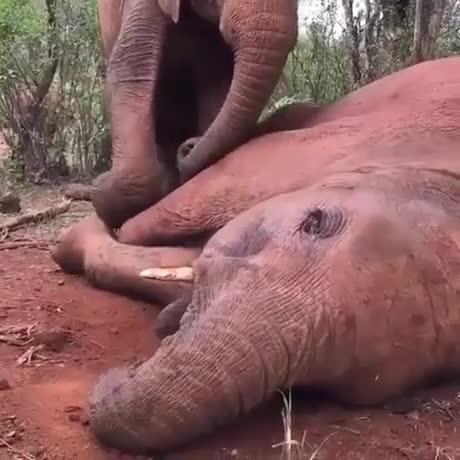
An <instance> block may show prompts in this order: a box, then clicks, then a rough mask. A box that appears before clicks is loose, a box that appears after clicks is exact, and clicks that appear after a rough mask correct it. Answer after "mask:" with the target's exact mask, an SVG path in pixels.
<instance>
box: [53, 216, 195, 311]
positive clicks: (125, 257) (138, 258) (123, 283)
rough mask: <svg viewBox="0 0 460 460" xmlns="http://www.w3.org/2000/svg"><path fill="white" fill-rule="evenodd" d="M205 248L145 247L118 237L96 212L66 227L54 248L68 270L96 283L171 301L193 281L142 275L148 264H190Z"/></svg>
mask: <svg viewBox="0 0 460 460" xmlns="http://www.w3.org/2000/svg"><path fill="white" fill-rule="evenodd" d="M200 252H201V248H182V247H151V248H149V247H141V246H131V245H127V244H123V243H120V242H118V241H116V239H115V237H114V236H113V234H112V232H111V231H110V229H109V228H108V227H107V226H105V224H104V223H103V222H102V221H101V220H100V219H99V218H98V217H97V216H96V215H92V216H89V217H87V218H85V219H83V220H82V221H81V222H79V223H77V224H75V225H73V226H72V227H70V228H69V229H68V230H66V231H64V233H63V234H62V236H61V238H60V240H59V242H58V244H57V245H56V247H55V248H54V250H53V252H52V257H53V259H54V261H55V262H56V263H57V264H58V265H59V266H60V267H61V268H62V270H63V271H64V272H66V273H72V274H83V275H84V276H85V278H86V279H87V280H88V282H90V283H91V284H92V285H93V286H95V287H97V288H99V289H104V290H107V291H112V292H117V293H121V294H126V295H130V296H133V297H137V298H141V299H144V300H147V301H149V302H153V303H159V304H161V305H167V304H169V303H171V302H173V301H175V300H176V299H178V298H182V297H187V296H190V295H191V291H192V289H193V283H190V282H183V281H169V280H152V279H147V278H143V277H141V276H140V274H141V272H143V271H144V270H146V269H148V268H161V267H164V268H173V267H184V266H185V267H189V266H191V265H192V263H193V261H194V260H195V259H196V258H197V257H198V255H199V254H200Z"/></svg>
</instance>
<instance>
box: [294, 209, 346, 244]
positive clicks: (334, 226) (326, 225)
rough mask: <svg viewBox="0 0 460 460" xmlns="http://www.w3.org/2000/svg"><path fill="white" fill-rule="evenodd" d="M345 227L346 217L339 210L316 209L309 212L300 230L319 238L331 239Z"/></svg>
mask: <svg viewBox="0 0 460 460" xmlns="http://www.w3.org/2000/svg"><path fill="white" fill-rule="evenodd" d="M344 226H345V217H344V215H343V213H342V212H340V211H339V210H338V209H321V208H316V209H313V210H311V211H309V212H308V214H307V216H306V217H305V219H304V220H303V222H302V224H301V226H300V230H301V231H302V232H303V233H306V234H307V235H311V236H313V237H318V238H330V237H331V236H334V235H336V234H337V233H339V232H340V231H341V230H342V229H343V227H344Z"/></svg>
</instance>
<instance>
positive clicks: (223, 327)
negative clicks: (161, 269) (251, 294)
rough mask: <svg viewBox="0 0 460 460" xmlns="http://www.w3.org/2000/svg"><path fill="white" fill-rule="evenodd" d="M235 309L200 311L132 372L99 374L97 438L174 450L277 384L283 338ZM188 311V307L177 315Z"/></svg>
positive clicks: (140, 449) (281, 376)
mask: <svg viewBox="0 0 460 460" xmlns="http://www.w3.org/2000/svg"><path fill="white" fill-rule="evenodd" d="M236 310H238V309H236ZM227 311H228V310H227ZM234 311H235V309H234ZM239 313H240V314H239V315H234V316H232V317H229V314H227V315H226V316H225V318H224V317H222V316H221V315H215V316H213V315H210V314H209V312H206V313H203V314H202V315H200V316H199V317H194V318H192V321H189V322H187V323H184V322H183V323H182V326H181V329H180V330H179V331H178V332H177V333H176V334H175V335H173V336H170V337H168V338H166V339H165V340H164V341H163V343H162V345H161V347H160V349H159V350H158V351H157V353H156V354H155V355H154V356H153V357H152V358H151V359H150V360H149V361H147V362H146V363H144V364H143V365H141V366H140V367H139V368H138V369H137V370H135V371H133V373H132V375H129V373H128V371H121V370H111V371H109V372H108V373H107V374H106V375H105V376H103V377H102V378H101V380H100V381H99V383H98V384H97V386H96V388H95V391H94V394H93V397H92V401H91V404H90V425H91V428H92V430H93V431H94V433H95V434H96V436H97V437H98V438H99V440H100V441H102V442H104V443H105V444H108V445H109V446H111V447H115V448H118V449H121V450H123V451H127V452H128V451H129V452H132V453H138V454H145V453H154V452H159V451H164V450H168V449H172V448H176V447H179V446H180V445H182V444H184V443H186V442H188V441H191V440H192V439H194V438H196V437H198V436H201V435H203V434H206V433H208V432H210V431H212V430H213V429H214V428H216V427H218V426H220V425H222V424H223V423H225V422H227V421H229V420H231V419H232V418H235V417H236V416H237V415H238V414H240V413H245V412H248V411H249V410H250V409H252V408H253V407H255V406H256V405H258V404H259V403H261V402H262V401H263V400H265V399H267V398H268V397H269V396H270V395H272V394H273V393H274V392H275V391H276V389H277V388H280V387H281V386H283V385H284V384H285V383H286V379H287V375H288V365H289V359H288V351H287V348H286V343H285V339H286V337H284V340H283V338H281V335H280V334H279V333H274V331H273V328H274V327H279V326H277V325H275V324H271V323H270V324H268V322H267V321H264V320H263V319H261V320H257V321H253V320H252V318H251V320H250V321H244V320H242V317H241V309H240V312H239ZM189 314H190V315H191V314H192V313H190V308H189V310H188V311H187V312H186V313H185V315H184V317H185V316H186V315H189ZM184 317H183V321H184ZM278 332H279V331H278Z"/></svg>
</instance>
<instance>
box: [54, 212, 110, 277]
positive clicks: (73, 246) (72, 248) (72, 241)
mask: <svg viewBox="0 0 460 460" xmlns="http://www.w3.org/2000/svg"><path fill="white" fill-rule="evenodd" d="M111 238H112V236H111V232H110V230H109V229H108V228H107V227H106V226H105V225H104V223H103V222H102V221H101V220H100V219H98V218H97V217H96V216H95V215H92V216H88V217H86V218H84V219H82V220H81V221H80V222H78V223H76V224H74V225H72V226H71V227H69V228H68V229H66V230H64V231H63V232H62V234H61V235H60V237H59V241H58V243H57V244H56V246H55V247H54V248H53V251H52V253H51V257H52V258H53V260H54V261H55V262H56V263H57V264H58V265H59V266H60V267H61V269H62V270H63V271H64V272H65V273H69V274H83V273H84V272H85V258H86V257H85V256H86V253H87V252H88V249H89V248H90V246H91V243H92V242H93V243H94V242H96V241H97V240H98V241H99V243H100V242H101V239H102V240H105V242H109V241H110V240H111Z"/></svg>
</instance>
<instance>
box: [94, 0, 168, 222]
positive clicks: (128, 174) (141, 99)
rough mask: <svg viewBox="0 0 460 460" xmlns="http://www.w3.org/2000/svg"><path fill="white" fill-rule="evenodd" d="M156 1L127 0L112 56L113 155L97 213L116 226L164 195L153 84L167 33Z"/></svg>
mask: <svg viewBox="0 0 460 460" xmlns="http://www.w3.org/2000/svg"><path fill="white" fill-rule="evenodd" d="M166 26H167V23H166V19H165V17H164V15H163V14H162V13H161V11H160V10H159V8H158V5H157V4H156V2H152V1H151V0H134V1H132V2H127V3H126V5H125V11H124V15H123V21H122V23H121V29H120V34H119V36H118V39H117V41H116V43H115V45H114V48H113V52H112V54H111V56H110V61H109V65H108V72H107V85H109V87H108V89H107V90H106V94H107V96H108V98H109V99H110V113H111V125H112V144H113V159H112V168H111V171H110V173H109V174H107V175H106V176H105V177H104V180H101V181H100V183H99V184H98V186H97V187H96V188H95V190H94V193H93V196H92V202H93V205H94V208H95V210H96V213H97V215H98V216H99V218H100V219H101V220H102V221H103V222H104V223H105V224H106V225H108V226H109V227H111V228H117V227H119V226H121V225H122V224H123V223H124V222H125V221H126V220H128V219H129V218H130V217H132V216H134V215H136V214H137V213H139V212H140V211H142V210H144V209H145V208H147V207H148V206H149V205H150V204H152V203H154V202H155V201H158V200H159V199H160V198H161V197H162V195H163V183H162V180H163V178H162V176H161V173H162V170H161V165H160V162H159V160H158V156H157V154H156V153H157V152H156V146H155V132H154V130H155V124H154V113H153V107H154V105H153V97H154V89H155V85H156V83H157V80H158V73H159V62H160V58H161V52H162V48H163V43H164V39H165V33H166Z"/></svg>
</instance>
